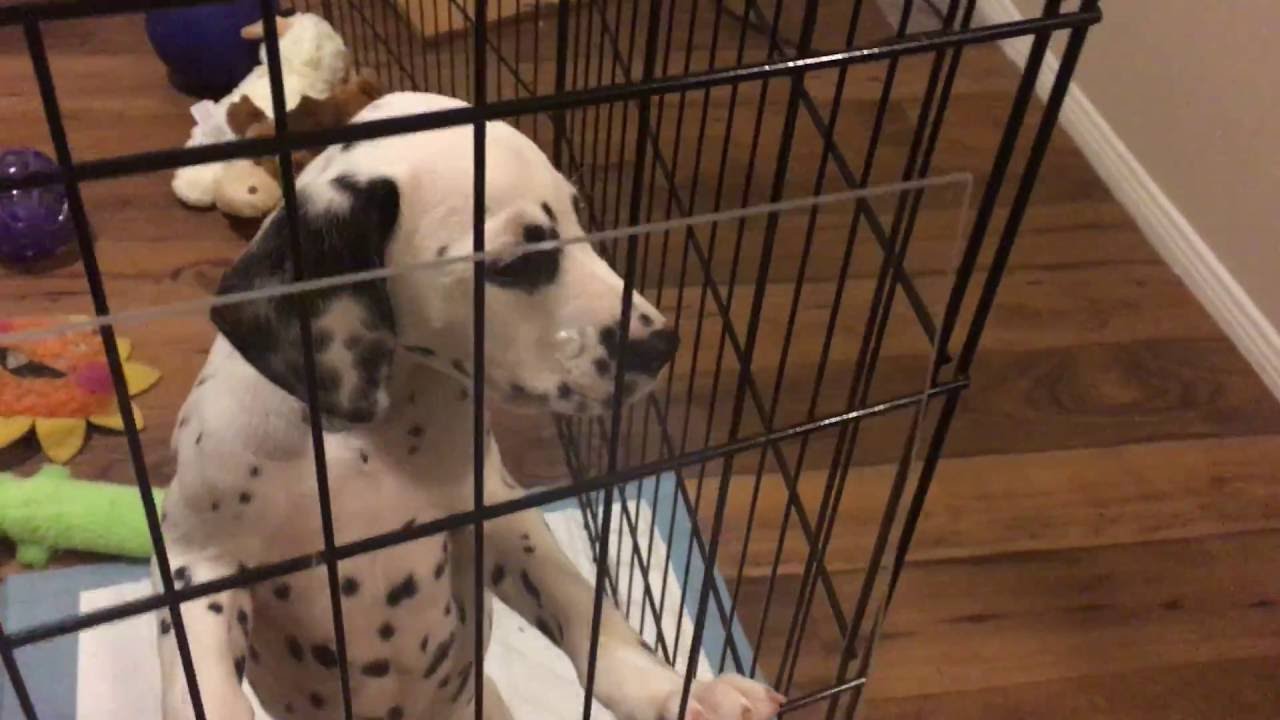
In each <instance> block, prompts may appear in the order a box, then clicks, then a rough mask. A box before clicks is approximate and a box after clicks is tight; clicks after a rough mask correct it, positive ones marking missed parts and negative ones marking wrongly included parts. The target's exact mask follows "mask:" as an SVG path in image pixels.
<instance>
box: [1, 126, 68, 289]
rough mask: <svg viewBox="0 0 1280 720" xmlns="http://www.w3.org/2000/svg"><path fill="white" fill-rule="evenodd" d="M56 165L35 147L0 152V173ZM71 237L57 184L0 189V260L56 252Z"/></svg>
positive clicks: (9, 175)
mask: <svg viewBox="0 0 1280 720" xmlns="http://www.w3.org/2000/svg"><path fill="white" fill-rule="evenodd" d="M57 168H58V166H57V165H56V164H55V163H54V162H53V160H52V159H51V158H50V157H49V156H48V155H45V154H44V153H42V152H40V151H39V150H32V149H30V148H22V149H18V150H6V151H4V152H0V176H3V177H5V178H6V179H10V180H18V179H21V178H23V177H25V176H27V175H29V174H30V173H33V172H51V171H53V170H56V169H57ZM74 237H75V233H74V230H73V227H72V224H71V219H70V215H69V213H68V210H67V193H66V191H65V190H64V189H63V188H62V186H61V185H45V186H42V187H36V188H30V189H27V190H6V191H4V192H2V193H0V262H6V263H13V264H24V263H34V262H39V261H41V260H45V259H47V258H50V257H53V256H54V255H56V254H57V253H58V252H59V251H60V250H62V248H64V247H66V246H67V245H68V244H69V243H70V242H71V240H72V238H74Z"/></svg>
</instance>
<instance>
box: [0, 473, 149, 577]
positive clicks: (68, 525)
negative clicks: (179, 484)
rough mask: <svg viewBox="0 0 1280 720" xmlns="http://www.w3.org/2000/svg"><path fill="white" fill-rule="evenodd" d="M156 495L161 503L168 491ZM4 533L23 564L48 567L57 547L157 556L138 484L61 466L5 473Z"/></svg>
mask: <svg viewBox="0 0 1280 720" xmlns="http://www.w3.org/2000/svg"><path fill="white" fill-rule="evenodd" d="M153 493H154V495H155V499H156V505H157V506H158V505H160V503H161V500H163V497H164V495H163V491H160V490H155V491H153ZM0 536H3V537H7V538H9V539H10V540H12V541H13V544H14V545H15V546H16V548H17V558H18V562H20V563H22V564H23V565H26V566H27V567H31V568H42V567H44V566H46V565H48V564H49V560H50V559H51V558H52V557H53V553H54V551H57V550H78V551H82V552H93V553H99V554H102V555H115V556H118V557H125V558H136V559H138V560H145V559H147V558H149V557H151V535H150V534H149V533H148V531H147V521H146V515H145V514H144V512H143V509H142V498H141V497H139V495H138V490H137V488H135V487H133V486H132V485H118V484H116V483H108V482H100V481H96V480H78V479H76V478H73V477H71V471H70V470H68V469H67V468H65V467H63V466H61V465H45V466H44V467H42V468H40V470H39V472H37V473H36V474H35V475H32V476H31V477H30V478H20V477H18V476H17V475H14V474H13V473H7V472H0Z"/></svg>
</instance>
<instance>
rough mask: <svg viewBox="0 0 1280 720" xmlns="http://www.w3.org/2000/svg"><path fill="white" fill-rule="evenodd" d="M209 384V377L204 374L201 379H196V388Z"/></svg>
mask: <svg viewBox="0 0 1280 720" xmlns="http://www.w3.org/2000/svg"><path fill="white" fill-rule="evenodd" d="M207 382H209V376H208V375H203V374H202V375H201V376H200V377H198V378H196V385H195V386H196V387H200V386H201V385H203V384H205V383H207Z"/></svg>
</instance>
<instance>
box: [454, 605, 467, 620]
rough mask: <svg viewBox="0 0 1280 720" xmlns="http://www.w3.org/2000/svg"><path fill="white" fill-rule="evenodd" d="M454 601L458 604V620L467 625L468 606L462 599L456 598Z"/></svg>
mask: <svg viewBox="0 0 1280 720" xmlns="http://www.w3.org/2000/svg"><path fill="white" fill-rule="evenodd" d="M454 603H455V604H456V605H457V606H458V622H459V623H462V624H463V625H466V624H467V606H466V605H465V604H463V602H462V601H461V600H455V601H454Z"/></svg>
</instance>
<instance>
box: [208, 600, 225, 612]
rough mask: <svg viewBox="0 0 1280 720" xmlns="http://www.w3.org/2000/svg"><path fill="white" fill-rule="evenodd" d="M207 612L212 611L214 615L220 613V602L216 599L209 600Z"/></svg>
mask: <svg viewBox="0 0 1280 720" xmlns="http://www.w3.org/2000/svg"><path fill="white" fill-rule="evenodd" d="M209 612H211V613H213V614H214V615H221V614H222V603H220V602H218V601H217V600H213V601H211V602H210V603H209Z"/></svg>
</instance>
